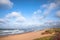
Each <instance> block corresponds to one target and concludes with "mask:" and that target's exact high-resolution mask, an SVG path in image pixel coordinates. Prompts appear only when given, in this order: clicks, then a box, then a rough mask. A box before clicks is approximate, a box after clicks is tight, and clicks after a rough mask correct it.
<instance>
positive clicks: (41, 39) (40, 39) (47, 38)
mask: <svg viewBox="0 0 60 40" xmlns="http://www.w3.org/2000/svg"><path fill="white" fill-rule="evenodd" d="M34 40H53V36H49V37H48V36H47V37H43V38H37V39H34Z"/></svg>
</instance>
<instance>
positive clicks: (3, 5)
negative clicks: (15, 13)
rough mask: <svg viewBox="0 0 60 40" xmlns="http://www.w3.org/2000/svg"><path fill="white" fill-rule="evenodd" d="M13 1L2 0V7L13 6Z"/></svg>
mask: <svg viewBox="0 0 60 40" xmlns="http://www.w3.org/2000/svg"><path fill="white" fill-rule="evenodd" d="M12 6H13V3H12V2H11V1H10V0H0V7H1V8H12Z"/></svg>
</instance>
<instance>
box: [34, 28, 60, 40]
mask: <svg viewBox="0 0 60 40" xmlns="http://www.w3.org/2000/svg"><path fill="white" fill-rule="evenodd" d="M47 33H48V34H52V33H54V35H52V36H47V37H42V38H36V39H34V40H60V28H53V29H49V30H46V31H45V32H44V33H42V35H45V34H47Z"/></svg>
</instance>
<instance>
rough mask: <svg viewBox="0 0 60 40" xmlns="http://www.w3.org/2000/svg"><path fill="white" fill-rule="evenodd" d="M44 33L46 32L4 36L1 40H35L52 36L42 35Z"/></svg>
mask: <svg viewBox="0 0 60 40" xmlns="http://www.w3.org/2000/svg"><path fill="white" fill-rule="evenodd" d="M44 31H45V30H42V31H35V32H29V33H24V34H17V35H9V36H3V37H0V40H33V39H36V38H40V37H45V36H51V34H45V35H42V34H41V33H43V32H44Z"/></svg>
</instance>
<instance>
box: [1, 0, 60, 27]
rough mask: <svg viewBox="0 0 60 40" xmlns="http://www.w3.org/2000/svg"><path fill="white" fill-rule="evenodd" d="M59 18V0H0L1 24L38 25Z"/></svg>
mask: <svg viewBox="0 0 60 40" xmlns="http://www.w3.org/2000/svg"><path fill="white" fill-rule="evenodd" d="M59 18H60V0H5V1H4V0H0V25H1V26H2V25H4V26H5V25H6V27H8V26H11V27H12V26H16V27H17V26H18V27H19V26H29V25H36V26H40V25H42V24H44V23H45V22H55V21H59V20H60V19H59ZM4 23H5V24H4ZM4 26H3V27H4Z"/></svg>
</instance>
